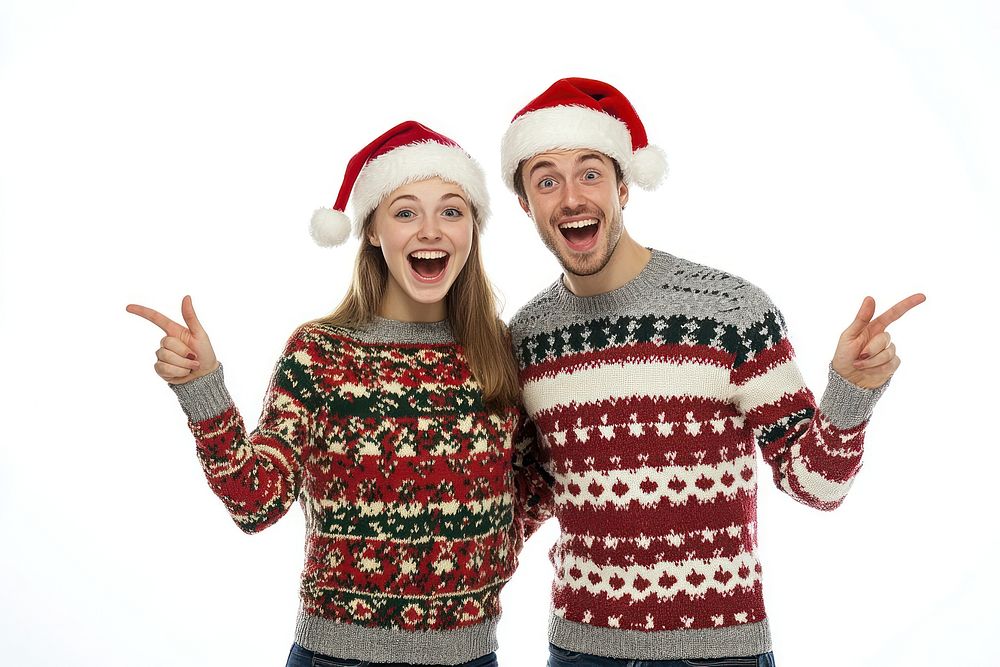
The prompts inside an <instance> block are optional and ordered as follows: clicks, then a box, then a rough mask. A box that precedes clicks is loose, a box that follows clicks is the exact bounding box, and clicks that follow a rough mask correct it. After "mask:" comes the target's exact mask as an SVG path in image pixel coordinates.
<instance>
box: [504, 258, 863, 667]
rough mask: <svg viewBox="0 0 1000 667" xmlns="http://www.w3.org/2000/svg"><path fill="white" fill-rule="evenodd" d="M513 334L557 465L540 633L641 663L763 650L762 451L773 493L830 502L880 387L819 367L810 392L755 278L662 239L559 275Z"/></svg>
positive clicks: (546, 450)
mask: <svg viewBox="0 0 1000 667" xmlns="http://www.w3.org/2000/svg"><path fill="white" fill-rule="evenodd" d="M511 330H512V333H513V335H514V343H515V348H516V353H517V356H518V360H519V363H520V366H521V379H522V383H523V398H524V404H525V408H526V409H527V411H528V414H529V416H530V417H531V419H532V420H533V421H534V423H535V425H536V426H537V428H538V431H539V434H540V445H541V448H542V450H543V453H542V458H543V459H548V463H547V464H546V465H547V466H548V467H549V471H550V472H551V474H552V475H553V476H554V478H555V487H554V492H555V500H554V513H555V515H556V516H557V517H558V519H559V524H560V529H561V534H560V536H559V539H558V541H557V543H556V545H555V546H554V548H553V551H552V560H553V564H554V566H555V579H554V582H553V587H552V595H553V614H552V618H551V623H550V639H551V641H552V642H553V643H554V644H555V645H557V646H560V647H562V648H564V649H567V650H571V651H581V652H586V653H593V654H598V655H604V656H609V657H616V658H626V659H645V660H653V659H672V658H712V657H722V656H745V655H754V654H757V653H763V652H766V651H768V650H770V644H771V640H770V632H769V629H768V624H767V617H766V613H765V610H764V599H763V579H762V569H761V564H760V562H759V560H758V558H757V555H756V546H757V483H758V465H757V450H758V449H759V450H760V452H761V455H762V458H763V461H764V463H765V464H766V466H767V472H768V473H769V475H768V476H770V477H771V478H772V479H773V481H774V483H775V484H776V485H777V486H778V487H779V488H780V489H781V490H782V491H784V492H785V493H787V494H788V495H790V496H792V497H793V498H795V499H796V500H798V501H800V502H803V503H805V504H807V505H810V506H812V507H816V508H818V509H823V510H829V509H833V508H835V507H837V506H838V505H839V504H840V503H841V501H842V500H843V499H844V495H845V494H846V493H847V490H848V488H849V487H850V485H851V482H852V480H853V479H854V476H855V474H856V473H857V472H858V469H859V468H860V466H861V453H862V441H863V438H864V429H865V424H866V422H867V419H868V418H869V416H870V414H871V410H872V407H873V405H874V403H875V401H876V400H877V398H878V396H879V394H880V391H881V389H880V390H876V391H868V390H864V389H860V388H858V387H856V386H854V385H852V384H850V383H849V382H847V381H846V380H844V379H843V378H842V377H840V376H839V375H837V374H836V373H835V372H833V371H832V370H831V372H830V379H829V384H828V386H827V388H826V392H825V394H824V396H823V399H822V401H821V402H820V404H819V405H818V406H817V404H816V402H815V400H814V398H813V395H812V393H810V391H809V389H808V388H807V387H806V386H805V385H804V383H803V380H802V376H801V374H800V373H799V370H798V368H797V367H796V364H795V361H794V359H793V352H792V346H791V345H790V343H789V341H788V338H787V334H786V330H785V323H784V320H783V318H782V316H781V314H780V313H779V312H778V311H777V309H775V307H774V305H773V304H772V303H771V302H770V300H769V299H768V298H767V296H766V295H765V294H764V293H763V292H761V291H760V290H759V289H758V288H756V287H754V286H752V285H750V284H748V283H746V282H744V281H742V280H741V279H739V278H736V277H735V276H732V275H730V274H727V273H724V272H721V271H717V270H714V269H710V268H708V267H704V266H700V265H698V264H694V263H692V262H688V261H686V260H683V259H680V258H677V257H673V256H671V255H668V254H666V253H662V252H658V251H653V256H652V259H651V260H650V262H649V263H648V265H647V266H646V267H645V269H644V270H643V271H642V273H641V274H640V275H639V276H638V277H637V278H635V279H634V280H632V281H631V282H629V283H628V284H626V285H625V286H623V287H622V288H620V289H618V290H615V291H613V292H609V293H606V294H600V295H597V296H592V297H577V296H575V295H573V294H572V293H571V292H569V291H568V290H567V289H566V288H565V287H564V286H563V284H562V281H561V280H559V281H557V282H556V283H554V284H553V285H552V286H551V287H549V288H548V289H547V290H545V291H544V292H542V293H541V294H539V295H538V296H537V297H536V298H535V299H534V300H532V301H531V302H530V303H529V304H527V305H526V306H525V307H524V308H523V309H521V311H519V312H518V314H517V315H516V316H515V317H514V319H513V321H512V323H511Z"/></svg>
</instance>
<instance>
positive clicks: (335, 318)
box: [315, 207, 520, 411]
mask: <svg viewBox="0 0 1000 667" xmlns="http://www.w3.org/2000/svg"><path fill="white" fill-rule="evenodd" d="M472 218H473V225H472V249H471V250H470V252H469V258H468V260H466V262H465V266H464V267H462V270H461V271H460V272H459V274H458V277H457V278H455V282H454V283H453V284H452V286H451V289H449V290H448V294H447V296H445V310H446V311H447V318H448V324H449V325H450V326H451V332H452V335H454V336H455V340H456V341H457V342H458V344H459V345H460V346H461V347H462V349H463V351H464V353H465V358H466V360H467V361H468V362H469V368H470V369H471V370H472V375H473V376H474V377H475V378H476V380H477V381H478V382H479V384H480V385H481V386H482V388H483V400H484V402H485V403H486V406H487V408H488V409H490V410H494V411H499V410H501V409H504V408H507V407H510V406H513V405H515V404H516V403H517V402H518V399H519V395H520V386H519V384H518V378H517V366H516V364H515V362H514V356H513V350H512V349H511V341H510V332H509V331H508V330H507V326H506V325H505V324H504V323H503V321H502V320H501V319H500V317H499V315H498V313H497V302H496V294H495V292H494V290H493V285H492V284H491V283H490V281H489V278H487V277H486V271H485V269H484V268H483V261H482V255H481V253H480V251H479V223H478V220H479V213H478V212H477V211H476V209H475V207H472ZM374 220H375V212H374V211H372V212H371V213H370V214H369V215H368V217H367V218H365V221H364V224H363V225H362V226H361V247H360V248H359V249H358V256H357V259H356V260H355V262H354V278H353V280H352V281H351V287H350V289H349V290H348V292H347V294H346V295H345V296H344V299H343V301H341V302H340V305H339V306H337V308H336V309H335V310H334V311H333V312H332V313H330V314H329V315H327V316H326V317H322V318H319V319H317V320H315V322H317V323H321V324H329V325H333V326H339V327H344V328H347V329H355V328H358V327H361V326H364V325H366V324H368V323H370V322H371V321H372V320H373V319H374V318H375V316H376V315H377V314H378V309H379V305H381V303H382V296H383V295H384V294H385V285H386V282H387V281H388V278H389V267H388V266H386V263H385V258H384V257H383V256H382V250H381V249H380V248H379V247H377V246H374V245H372V244H371V243H370V242H369V241H368V238H369V235H370V234H369V233H370V231H371V227H372V225H373V224H374Z"/></svg>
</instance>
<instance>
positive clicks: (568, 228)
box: [559, 218, 601, 250]
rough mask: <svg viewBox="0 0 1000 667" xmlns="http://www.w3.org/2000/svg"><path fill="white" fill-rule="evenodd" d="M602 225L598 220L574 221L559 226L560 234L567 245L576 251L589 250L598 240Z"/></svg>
mask: <svg viewBox="0 0 1000 667" xmlns="http://www.w3.org/2000/svg"><path fill="white" fill-rule="evenodd" d="M600 228H601V224H600V222H599V221H598V219H597V218H586V219H584V220H572V221H570V222H562V223H560V224H559V232H560V233H561V234H562V235H563V238H564V239H566V243H567V244H568V245H569V247H570V248H573V249H574V250H589V249H590V248H591V247H592V246H593V245H594V242H595V241H596V240H597V232H598V230H599V229H600Z"/></svg>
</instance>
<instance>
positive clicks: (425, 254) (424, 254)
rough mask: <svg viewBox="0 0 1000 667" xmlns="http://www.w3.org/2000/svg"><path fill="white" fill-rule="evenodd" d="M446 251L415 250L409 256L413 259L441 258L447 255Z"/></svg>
mask: <svg viewBox="0 0 1000 667" xmlns="http://www.w3.org/2000/svg"><path fill="white" fill-rule="evenodd" d="M447 256H448V253H446V252H444V251H443V250H419V251H417V252H411V253H410V257H412V258H413V259H441V258H442V257H447Z"/></svg>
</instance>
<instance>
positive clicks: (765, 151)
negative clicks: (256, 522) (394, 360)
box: [0, 0, 1000, 667]
mask: <svg viewBox="0 0 1000 667" xmlns="http://www.w3.org/2000/svg"><path fill="white" fill-rule="evenodd" d="M805 5H808V7H806V6H805ZM652 6H653V3H648V4H647V3H641V4H640V3H623V2H617V3H616V2H605V3H593V2H582V1H581V2H575V3H556V2H549V3H543V2H508V3H502V4H501V3H491V4H486V3H476V2H465V3H439V4H434V3H430V2H426V3H413V2H409V3H399V4H394V3H393V4H390V3H386V2H356V3H351V4H350V5H348V4H347V3H333V2H326V3H311V4H306V3H297V2H286V3H282V5H281V6H280V8H279V6H278V3H258V2H240V3H221V2H186V1H185V2H171V3H148V2H110V1H108V0H91V1H90V2H82V1H80V2H71V1H66V2H55V1H44V2H43V1H39V0H30V1H29V0H14V1H11V0H5V1H3V2H0V350H2V351H3V361H2V364H0V369H2V370H0V373H2V390H0V391H2V394H3V397H2V400H0V410H2V413H0V414H2V416H0V663H2V664H4V665H19V666H21V665H24V666H29V665H108V666H111V665H135V664H143V665H227V666H228V665H261V666H277V665H282V664H284V659H285V655H286V654H287V651H288V647H289V645H290V643H291V640H292V630H293V623H294V615H295V608H296V595H297V579H298V573H299V569H300V567H301V561H302V533H303V525H302V517H301V513H300V511H299V509H298V507H296V508H295V509H294V510H293V511H292V512H291V513H290V514H289V515H288V516H287V517H286V518H285V519H284V520H282V521H281V522H280V523H279V524H278V525H276V526H275V527H273V528H271V529H269V530H268V531H266V532H265V533H263V534H260V535H256V536H252V537H251V536H246V535H244V534H242V533H241V532H240V531H239V530H238V529H237V528H236V527H235V526H234V525H233V524H232V523H231V521H230V519H229V518H228V516H227V514H226V512H225V510H224V509H223V506H222V504H221V503H220V502H219V501H218V500H217V499H216V498H215V497H214V496H213V495H212V494H211V492H210V491H209V489H208V487H207V485H206V484H205V482H204V479H203V477H202V473H201V471H200V469H199V467H198V464H197V461H196V458H195V455H194V448H193V444H192V440H191V437H190V435H189V433H188V431H187V429H186V426H185V421H184V418H183V416H182V413H181V411H180V409H179V407H178V406H177V405H176V401H175V400H174V397H173V395H172V394H171V392H170V391H169V389H168V388H167V387H166V386H165V385H164V384H163V382H162V381H160V380H159V379H158V378H157V377H156V376H155V375H154V373H153V370H152V363H153V356H152V353H153V351H154V350H155V348H156V347H157V345H158V341H159V338H160V333H159V332H158V330H156V329H155V328H154V327H152V326H151V325H149V324H148V323H146V322H144V321H142V320H140V319H138V318H135V317H133V316H131V315H128V314H127V313H125V310H124V308H125V305H126V304H127V303H130V302H138V303H143V304H146V305H149V306H152V307H155V308H158V309H162V310H164V311H166V312H168V313H169V314H172V315H174V316H175V317H179V305H180V300H181V297H182V296H183V295H184V294H186V293H190V294H192V295H193V296H194V300H195V305H196V307H197V308H198V311H199V313H200V315H201V317H202V321H203V322H204V323H205V325H206V327H207V329H208V331H209V333H210V334H211V336H212V339H213V342H214V343H215V346H216V349H217V350H218V351H219V354H220V358H221V359H222V360H223V361H224V363H225V364H226V367H227V378H228V381H229V386H230V389H231V391H232V393H233V395H234V396H235V398H236V400H237V404H238V405H239V406H240V407H241V408H242V410H243V413H244V414H245V415H246V418H247V420H248V422H249V423H250V424H251V425H252V424H253V423H255V421H256V418H257V414H258V410H259V407H260V401H261V398H262V396H263V393H264V390H265V387H266V383H267V380H268V377H269V374H270V371H271V367H272V364H273V363H274V361H275V359H276V358H277V355H278V353H279V352H280V350H281V346H282V344H283V342H284V340H285V338H286V336H287V335H288V334H289V333H290V332H291V330H292V329H293V328H294V327H295V326H296V325H297V324H298V323H300V322H302V321H304V320H307V319H310V318H312V317H314V316H318V315H320V314H324V313H326V312H328V311H329V310H331V309H332V308H333V306H334V305H335V304H336V303H337V302H338V301H339V299H340V298H341V296H342V294H343V293H344V290H345V289H346V286H347V283H348V276H349V271H350V266H351V263H352V261H353V256H354V252H355V249H356V246H355V245H353V244H350V245H348V246H347V247H346V248H340V249H335V250H323V249H320V248H317V247H316V246H314V245H313V244H312V242H311V240H310V238H309V236H308V234H307V231H306V229H307V221H308V218H309V216H310V214H311V212H312V210H313V209H314V208H316V207H319V206H323V205H330V204H332V203H333V200H334V198H335V197H336V193H337V189H338V188H339V185H340V179H341V177H342V174H343V169H344V166H345V164H346V161H347V159H348V157H349V156H350V155H352V154H353V153H354V152H355V151H356V150H358V149H359V148H360V147H361V146H362V145H364V144H366V143H367V142H368V141H370V140H371V139H372V138H374V137H375V136H376V135H378V134H380V133H381V132H383V131H384V130H385V129H387V128H388V127H390V126H392V125H394V124H395V123H397V122H399V121H402V120H404V119H407V118H414V119H417V120H420V121H421V122H424V123H425V124H427V125H429V126H431V127H433V128H435V129H437V130H439V131H441V132H443V133H445V134H447V135H449V136H452V137H453V138H455V139H457V140H458V141H459V142H461V143H462V144H463V145H464V146H465V148H466V149H467V150H469V151H470V152H471V153H472V154H473V155H474V156H476V157H477V158H478V159H479V160H480V161H481V162H482V163H483V165H484V166H485V167H486V169H487V172H488V176H489V185H490V187H491V189H492V191H493V194H494V206H493V208H494V212H495V214H494V217H493V219H492V221H491V224H490V228H489V229H488V232H487V235H486V238H485V251H486V261H487V268H488V270H489V271H490V273H491V275H492V277H493V278H494V280H495V282H496V284H497V285H498V287H499V288H500V290H501V291H502V293H503V294H504V295H505V298H506V301H505V302H506V307H505V310H504V314H505V316H507V317H509V316H510V315H511V314H512V313H513V312H514V310H515V309H516V308H517V307H518V306H520V305H521V304H522V303H524V302H525V301H526V300H527V299H528V298H530V297H531V295H533V294H534V293H535V292H536V291H538V290H539V289H541V288H542V287H543V286H544V285H547V284H548V283H550V282H551V281H552V280H553V279H554V278H555V277H556V275H557V274H558V267H557V265H556V264H555V262H554V260H553V259H552V258H551V257H550V256H549V255H548V254H547V252H546V251H545V249H544V248H543V246H542V245H541V243H540V242H539V241H538V239H537V237H536V236H535V235H534V232H533V229H532V227H531V226H530V221H529V220H528V219H527V218H526V217H525V216H524V215H523V214H522V213H521V212H520V210H519V209H518V208H517V207H516V204H515V200H514V198H513V196H512V195H510V194H509V193H508V192H506V191H505V190H504V188H503V186H502V183H501V180H500V176H499V173H498V167H497V165H498V162H499V139H500V136H501V134H502V133H503V131H504V130H505V128H506V126H507V124H508V122H509V121H510V118H511V116H512V115H513V114H514V113H515V112H516V111H517V110H518V109H519V108H520V107H521V106H523V105H524V104H525V103H527V102H528V101H529V100H530V99H531V98H532V97H534V96H535V95H537V94H538V93H540V92H541V91H542V90H543V89H544V88H545V87H547V86H548V85H549V84H550V83H551V82H552V81H554V80H555V79H557V78H559V77H563V76H587V77H592V78H598V79H603V80H606V81H610V82H612V83H614V84H615V85H616V86H617V87H618V88H620V89H621V90H622V91H623V92H624V93H625V94H626V95H627V96H629V98H630V99H631V100H632V102H633V104H634V106H635V107H636V108H637V109H638V111H639V113H640V115H641V116H642V118H643V119H644V121H645V124H646V127H647V130H648V132H649V135H650V138H651V140H652V141H653V142H654V143H656V144H658V145H660V146H662V147H663V148H664V149H665V150H666V152H667V154H668V158H669V161H670V164H671V170H672V171H671V175H670V178H669V179H668V181H667V183H666V184H665V185H664V187H662V188H661V189H660V190H658V191H656V192H655V193H645V192H641V191H639V190H633V196H632V200H631V203H630V205H629V207H628V210H627V212H626V225H627V227H628V228H629V230H630V231H631V233H632V234H633V236H634V237H635V238H636V239H637V240H639V241H640V242H643V243H645V244H647V245H651V246H655V247H658V248H661V249H663V250H667V251H669V252H672V253H674V254H677V255H680V256H683V257H686V258H688V259H692V260H695V261H698V262H701V263H705V264H709V265H712V266H715V267H719V268H723V269H725V270H728V271H730V272H733V273H736V274H738V275H741V276H743V277H745V278H747V279H749V280H751V281H752V282H754V283H756V284H758V285H760V286H761V287H763V288H764V289H765V290H766V291H767V292H768V293H769V294H770V295H771V297H772V298H773V299H774V301H775V302H776V303H777V304H778V305H779V307H781V309H782V310H783V311H784V314H785V316H786V318H787V320H788V323H789V326H790V330H791V336H792V342H793V344H794V345H795V346H796V350H797V352H798V354H799V361H800V365H801V367H802V369H803V372H804V374H805V375H806V378H807V380H808V381H809V383H810V385H811V386H812V387H813V389H814V391H816V392H817V394H818V393H819V392H821V391H822V389H823V383H824V381H825V369H826V364H827V362H828V360H829V358H830V355H831V353H832V351H833V347H834V343H835V341H836V338H837V336H838V335H839V333H840V331H841V330H842V329H843V328H844V327H845V326H846V325H847V324H848V322H849V321H850V320H851V318H852V317H853V315H854V313H855V311H856V309H857V307H858V305H859V304H860V302H861V299H862V297H863V296H865V295H866V294H871V295H873V296H874V297H876V299H877V301H878V304H879V307H880V309H881V308H884V307H887V306H889V305H891V304H892V303H894V302H895V301H896V300H897V299H899V298H902V297H903V296H906V295H908V294H910V293H912V292H915V291H924V292H925V293H926V294H927V296H928V301H927V303H926V304H924V305H922V306H920V307H919V308H917V309H916V310H914V311H912V312H911V313H910V314H909V315H907V316H906V317H905V318H904V319H903V320H902V321H900V322H898V323H897V324H896V325H895V326H893V327H892V328H891V329H890V331H891V332H892V333H893V334H894V340H895V341H896V343H897V345H898V351H899V354H900V356H901V358H902V359H903V362H904V363H903V366H902V368H901V370H900V371H899V372H898V374H897V376H896V378H895V379H894V380H893V386H892V388H891V390H890V391H889V392H888V393H887V394H886V395H885V397H884V399H883V400H882V402H881V403H880V404H879V406H878V409H877V411H876V414H875V417H874V419H873V421H872V422H871V426H870V429H869V434H868V438H867V451H866V453H865V462H866V464H865V468H864V470H863V472H862V473H861V475H860V477H859V479H858V481H857V483H856V484H855V486H854V488H853V490H852V492H851V495H850V496H849V497H848V499H847V501H846V503H845V504H844V505H843V507H842V508H841V509H839V510H838V511H837V512H834V513H832V514H824V513H820V512H816V511H813V510H809V509H807V508H805V507H801V506H798V505H796V504H795V503H794V502H793V501H791V500H790V499H788V498H787V497H784V496H783V495H781V494H780V493H779V492H777V491H776V490H775V489H774V487H773V486H771V485H770V484H768V483H767V480H768V476H767V471H766V470H764V471H762V475H761V479H762V480H764V484H763V485H762V488H761V495H760V517H761V519H760V555H761V557H762V559H763V562H764V568H765V570H764V571H765V597H766V600H767V605H768V612H769V615H770V619H771V624H772V630H773V635H774V640H775V654H776V657H777V661H778V664H779V665H781V667H824V666H833V665H843V664H856V665H938V664H959V663H961V664H973V665H993V664H1000V657H997V656H998V655H1000V652H998V649H997V648H996V643H995V632H996V630H997V628H998V626H1000V622H998V621H1000V614H998V610H997V607H998V605H1000V584H998V577H997V574H996V562H997V553H996V552H997V547H998V546H1000V545H998V542H1000V539H998V536H997V529H996V525H997V519H996V510H997V502H996V495H995V494H996V486H997V472H998V456H997V444H998V443H997V440H998V439H997V427H996V404H997V394H996V386H997V383H996V378H997V374H998V370H1000V369H998V364H997V360H996V356H997V352H996V350H997V347H998V346H997V334H998V331H997V327H996V325H997V321H996V319H997V318H996V314H995V308H996V306H995V304H996V289H997V280H996V278H995V270H996V266H997V262H996V257H995V255H996V253H997V249H998V246H997V243H996V228H997V221H998V218H1000V199H998V195H997V183H998V181H1000V178H998V176H1000V158H998V154H1000V130H998V123H997V122H996V119H997V118H1000V94H998V89H1000V86H998V83H1000V50H998V47H997V39H996V36H997V34H998V29H1000V13H998V9H997V5H996V4H995V3H990V2H986V1H985V0H984V1H982V2H964V3H963V2H948V3H945V2H937V3H935V2H902V1H900V2H889V1H886V0H879V1H874V2H871V1H864V2H862V1H861V0H857V1H855V2H824V3H801V2H783V3H776V2H766V3H698V4H697V7H695V3H686V4H684V5H681V4H680V3H676V4H674V3H669V4H665V6H663V7H661V8H659V9H652ZM555 531H556V526H555V525H554V524H551V523H550V524H549V525H548V526H547V527H546V529H545V530H543V531H542V533H541V534H539V535H538V536H537V537H535V538H533V539H532V540H531V542H530V543H529V545H528V547H527V548H526V550H525V551H524V553H523V555H522V565H521V568H520V569H519V571H518V573H517V575H516V577H515V579H514V581H513V582H512V583H511V584H510V585H509V586H508V588H507V589H506V590H505V593H504V605H505V615H504V620H503V623H502V625H501V638H500V639H501V644H502V648H501V651H500V654H499V655H500V660H501V664H502V665H508V666H511V665H514V666H518V665H540V664H542V662H543V660H544V658H545V655H546V643H545V642H546V640H545V621H546V617H547V613H548V582H549V578H550V575H551V568H550V565H549V564H548V561H547V557H546V551H547V549H548V546H549V545H550V544H551V543H552V541H553V540H554V538H555ZM990 563H993V565H990Z"/></svg>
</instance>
